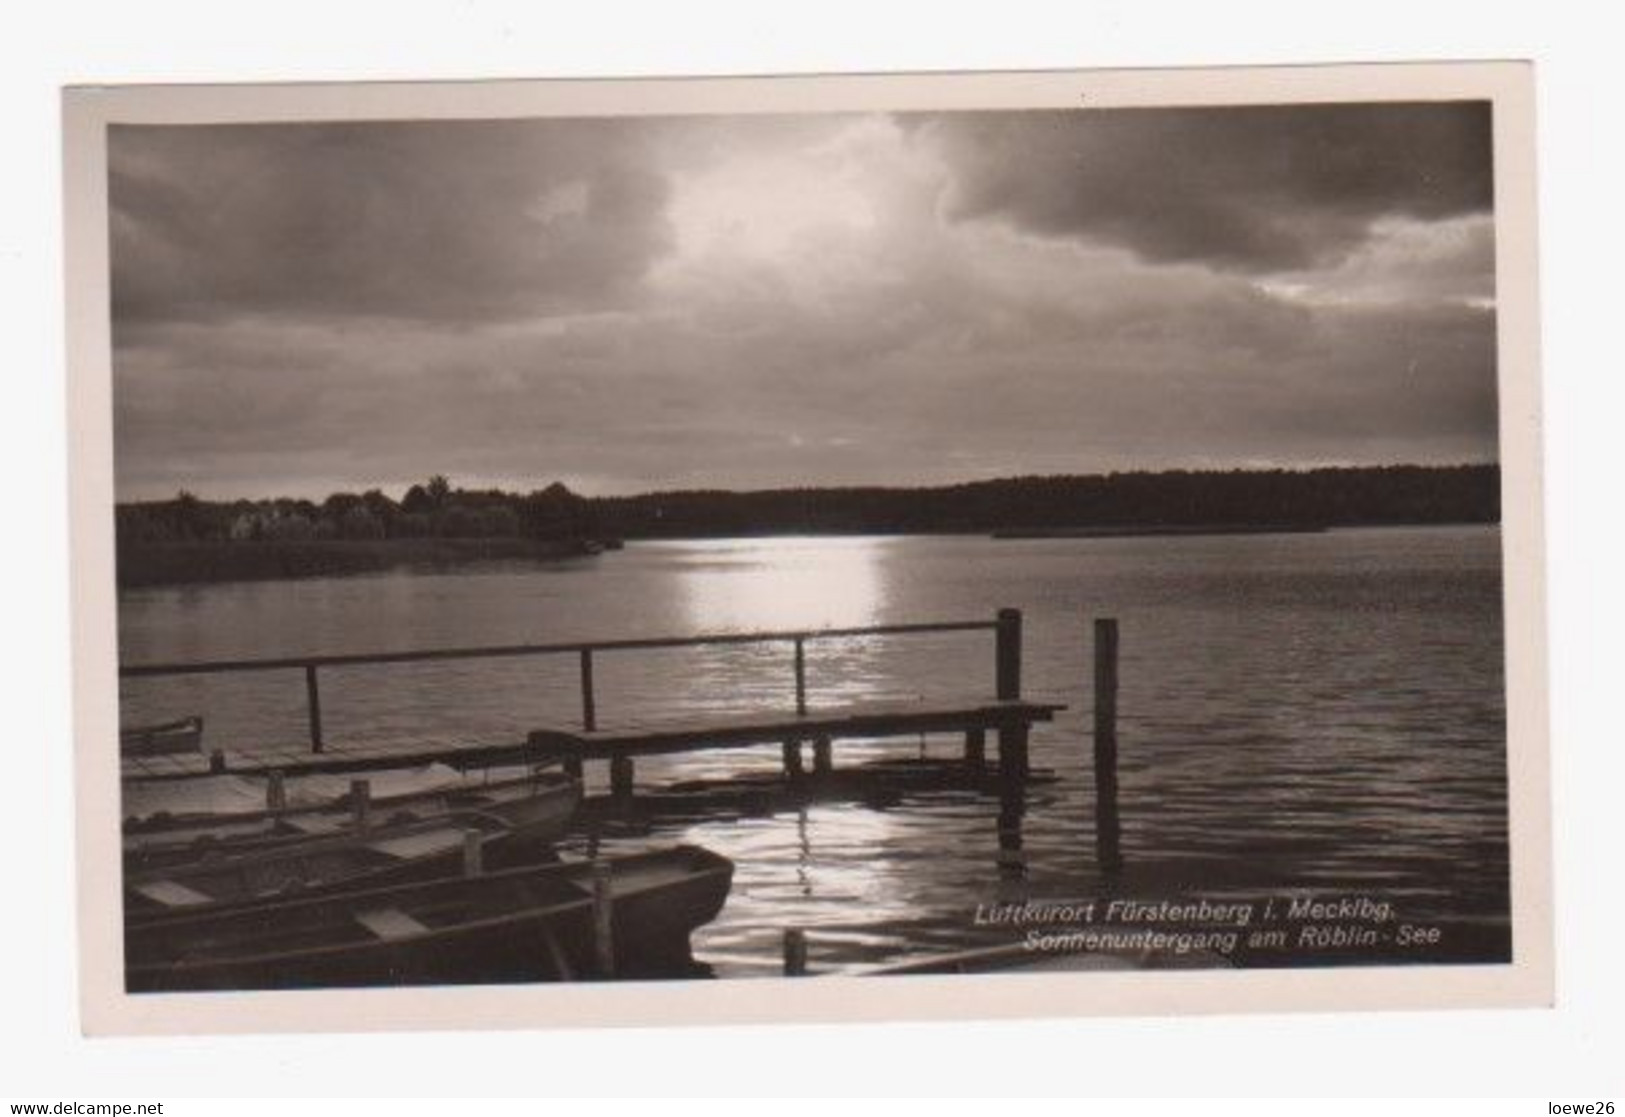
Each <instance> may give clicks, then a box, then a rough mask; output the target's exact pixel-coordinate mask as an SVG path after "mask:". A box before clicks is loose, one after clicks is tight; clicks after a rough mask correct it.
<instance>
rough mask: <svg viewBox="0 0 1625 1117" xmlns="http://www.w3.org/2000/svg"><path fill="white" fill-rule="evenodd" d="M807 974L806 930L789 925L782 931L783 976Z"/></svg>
mask: <svg viewBox="0 0 1625 1117" xmlns="http://www.w3.org/2000/svg"><path fill="white" fill-rule="evenodd" d="M806 974H807V932H805V931H803V930H802V929H801V928H799V927H790V928H788V929H786V930H785V932H784V976H785V977H805V976H806Z"/></svg>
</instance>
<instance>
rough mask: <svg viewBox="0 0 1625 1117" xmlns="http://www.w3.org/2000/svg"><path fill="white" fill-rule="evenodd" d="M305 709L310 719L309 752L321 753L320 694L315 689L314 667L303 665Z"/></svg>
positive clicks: (313, 665) (308, 664)
mask: <svg viewBox="0 0 1625 1117" xmlns="http://www.w3.org/2000/svg"><path fill="white" fill-rule="evenodd" d="M305 707H306V712H307V713H308V715H309V717H310V751H311V752H321V751H322V692H321V691H320V690H318V689H317V688H316V665H315V664H314V663H307V664H305Z"/></svg>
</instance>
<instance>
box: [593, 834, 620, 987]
mask: <svg viewBox="0 0 1625 1117" xmlns="http://www.w3.org/2000/svg"><path fill="white" fill-rule="evenodd" d="M611 872H612V870H611V869H610V866H609V865H607V864H605V863H604V862H602V861H594V862H593V863H592V946H593V957H594V959H595V960H596V961H597V963H598V976H600V977H614V976H615V894H614V886H613V882H612V877H611Z"/></svg>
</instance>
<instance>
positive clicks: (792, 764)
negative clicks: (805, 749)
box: [784, 740, 807, 780]
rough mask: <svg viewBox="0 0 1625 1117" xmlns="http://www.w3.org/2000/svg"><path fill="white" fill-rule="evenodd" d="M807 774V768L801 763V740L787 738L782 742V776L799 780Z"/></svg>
mask: <svg viewBox="0 0 1625 1117" xmlns="http://www.w3.org/2000/svg"><path fill="white" fill-rule="evenodd" d="M806 774H807V769H806V768H804V767H803V766H802V763H801V742H800V741H797V740H789V741H786V742H784V778H785V779H789V780H799V779H800V778H801V777H802V776H804V775H806Z"/></svg>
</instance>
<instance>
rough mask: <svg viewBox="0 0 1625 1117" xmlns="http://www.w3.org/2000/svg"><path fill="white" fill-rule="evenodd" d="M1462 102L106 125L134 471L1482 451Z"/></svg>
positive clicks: (1480, 346) (1481, 194) (1476, 162)
mask: <svg viewBox="0 0 1625 1117" xmlns="http://www.w3.org/2000/svg"><path fill="white" fill-rule="evenodd" d="M1237 112H1240V113H1241V117H1242V119H1236V120H1232V119H1231V116H1230V114H1233V113H1237ZM1485 123H1486V121H1485V120H1484V119H1483V113H1482V110H1479V109H1474V108H1471V107H1462V106H1437V107H1427V106H1422V107H1415V106H1410V107H1394V106H1386V107H1385V106H1378V107H1372V108H1362V109H1353V108H1347V107H1335V108H1330V109H1318V108H1299V109H1292V110H1284V109H1283V110H1267V111H1265V110H1233V109H1224V110H1209V111H1203V112H1196V111H1194V110H1180V111H1178V112H1173V113H1164V112H1149V111H1140V110H1135V111H1132V112H1127V113H1111V114H1081V113H1080V114H1074V113H1051V112H1045V113H1037V114H1032V113H999V114H978V115H976V116H974V117H971V116H952V117H934V118H929V119H922V118H918V117H903V118H900V117H886V116H834V115H831V116H820V115H807V116H798V117H794V118H777V117H748V118H746V117H716V118H707V119H703V120H701V119H694V120H688V119H654V118H646V119H640V120H620V121H583V120H577V121H534V122H514V123H485V122H459V123H412V124H353V125H297V126H294V125H270V126H254V127H230V128H214V127H210V128H141V129H136V128H130V129H121V130H118V131H117V132H116V133H115V135H114V137H113V142H112V147H111V152H110V154H111V157H112V172H113V180H112V183H111V187H112V202H113V211H112V219H113V240H112V250H113V279H114V297H115V307H116V316H115V323H114V325H115V330H114V342H115V352H114V388H115V392H114V399H115V410H116V416H115V418H116V453H117V479H118V486H119V491H120V493H121V495H123V496H125V497H130V496H159V495H168V494H173V493H174V492H175V490H176V489H178V488H183V487H184V488H188V489H191V490H193V491H197V492H201V493H205V494H208V495H245V494H246V495H274V494H285V493H294V494H300V495H310V496H322V495H325V494H326V493H328V492H331V491H334V490H337V489H362V488H367V487H372V486H380V487H384V488H388V489H391V490H393V491H396V492H399V491H400V490H401V489H403V488H404V487H405V485H407V484H409V483H411V482H413V481H418V480H421V479H422V478H423V477H425V476H427V475H428V474H430V473H433V472H443V473H447V474H449V475H451V476H452V478H453V479H454V481H456V482H458V483H463V484H493V483H494V484H503V485H513V486H519V487H531V486H541V485H545V484H546V483H548V482H549V481H552V480H554V479H563V480H565V481H566V482H567V483H569V484H571V485H572V486H575V487H578V488H581V489H583V490H585V491H590V492H612V491H620V492H626V491H637V490H647V489H651V488H657V487H671V486H704V487H770V486H778V485H804V484H812V485H817V484H873V483H884V484H925V483H940V482H952V481H960V480H966V479H971V478H976V477H989V476H997V475H1009V474H1016V473H1035V472H1053V473H1064V472H1086V471H1094V470H1112V469H1123V468H1162V467H1169V466H1215V467H1223V468H1228V467H1231V466H1235V465H1313V464H1319V463H1325V462H1391V461H1428V462H1442V461H1460V460H1483V459H1486V458H1493V457H1494V456H1495V451H1496V435H1495V427H1496V423H1495V399H1494V392H1495V329H1494V322H1495V315H1494V295H1495V291H1494V264H1495V243H1494V223H1493V219H1492V217H1491V216H1490V215H1489V213H1488V212H1487V210H1486V207H1487V205H1488V201H1489V199H1488V181H1489V180H1488V175H1489V168H1488V162H1487V159H1488V156H1487V151H1481V152H1480V153H1479V155H1477V156H1474V155H1473V154H1472V152H1473V150H1474V149H1473V144H1475V143H1478V142H1480V141H1485V142H1487V137H1485V136H1482V135H1479V134H1478V132H1477V131H1475V130H1476V129H1479V128H1480V126H1481V125H1483V124H1485ZM1475 136H1477V138H1476V139H1475V138H1474V137H1475Z"/></svg>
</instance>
